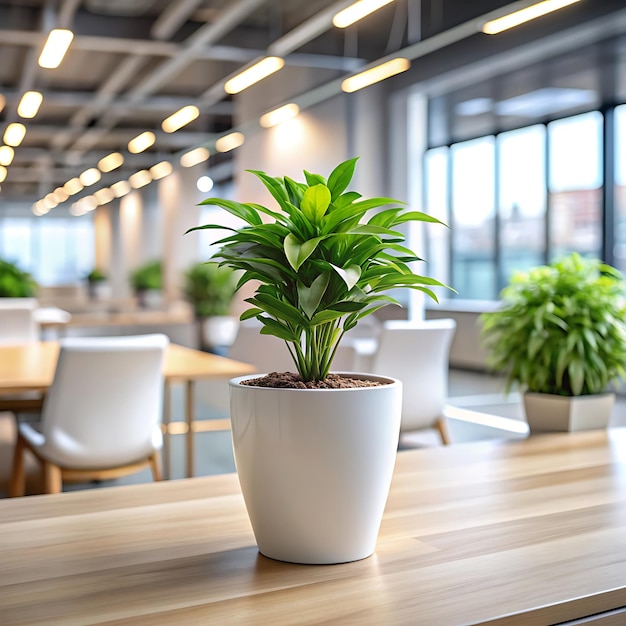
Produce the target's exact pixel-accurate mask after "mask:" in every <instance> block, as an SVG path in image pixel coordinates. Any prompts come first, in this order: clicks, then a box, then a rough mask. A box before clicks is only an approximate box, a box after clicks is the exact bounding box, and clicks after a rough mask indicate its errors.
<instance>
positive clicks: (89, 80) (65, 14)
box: [0, 0, 621, 208]
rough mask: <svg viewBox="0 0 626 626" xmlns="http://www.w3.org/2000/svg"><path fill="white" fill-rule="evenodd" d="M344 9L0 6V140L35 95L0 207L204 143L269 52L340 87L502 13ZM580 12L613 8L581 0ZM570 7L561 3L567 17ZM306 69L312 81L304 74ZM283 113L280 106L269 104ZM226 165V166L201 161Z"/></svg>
mask: <svg viewBox="0 0 626 626" xmlns="http://www.w3.org/2000/svg"><path fill="white" fill-rule="evenodd" d="M348 4H350V2H349V1H346V0H343V1H341V0H340V1H337V0H280V1H279V0H175V1H170V0H58V1H53V0H0V94H2V95H3V96H4V97H5V98H6V104H5V107H4V109H3V110H2V112H1V113H0V133H3V132H4V128H5V127H6V126H7V125H8V124H9V123H10V122H14V121H22V122H24V120H20V118H19V117H18V116H17V113H16V108H17V104H18V102H19V100H20V97H21V95H22V94H23V93H24V92H26V91H29V90H37V91H40V92H42V94H43V97H44V98H43V103H42V105H41V108H40V111H39V113H38V115H37V116H36V117H35V118H34V119H33V120H26V121H25V124H26V127H27V131H26V136H25V138H24V140H23V142H22V144H21V145H20V146H18V147H17V148H15V157H14V161H13V163H12V164H11V165H10V166H9V168H8V175H7V179H6V181H5V182H4V183H2V185H1V190H0V208H1V207H2V206H7V202H11V201H13V200H15V199H21V200H28V201H29V202H30V201H35V200H37V199H39V198H42V197H43V196H44V195H45V194H47V193H48V192H51V191H53V190H54V189H55V188H56V187H58V186H60V185H63V184H64V183H65V182H66V181H67V180H69V179H70V178H72V177H74V176H77V175H78V174H80V173H81V172H82V171H83V170H85V169H86V168H89V167H93V166H95V165H96V163H97V162H98V160H99V159H100V158H102V157H103V156H105V155H106V154H108V153H110V152H111V151H120V152H122V154H123V155H124V156H125V158H126V160H125V163H124V166H123V168H122V169H121V170H119V171H118V173H117V174H116V179H119V178H121V177H124V176H126V177H128V175H129V174H130V173H132V172H134V171H137V170H138V169H142V168H145V167H150V166H151V165H153V164H154V163H156V162H158V161H160V160H162V159H168V158H178V156H179V155H180V154H181V152H182V151H185V150H186V149H189V148H192V147H194V146H197V145H202V144H206V145H209V144H210V143H211V142H213V141H214V140H215V138H216V137H218V136H219V135H220V134H223V133H224V132H226V131H227V130H229V129H230V128H232V127H233V126H235V125H236V124H237V123H239V122H240V120H234V119H233V113H234V107H233V102H232V97H230V96H227V95H226V94H225V92H224V89H223V85H224V82H225V80H226V79H227V78H228V77H230V76H231V75H233V74H234V73H236V72H237V71H239V70H240V69H241V68H242V67H244V66H246V65H247V64H250V63H251V62H253V61H254V60H258V59H259V58H260V57H262V56H265V55H267V54H275V55H277V56H282V57H284V58H285V61H286V64H287V65H290V66H293V67H301V68H306V69H307V70H308V71H307V73H306V75H307V77H310V86H311V87H314V86H316V82H319V81H320V80H322V78H316V72H315V69H319V70H320V74H319V76H320V77H322V76H323V80H327V78H328V76H329V75H330V76H335V77H342V76H345V75H348V74H350V73H352V72H354V71H355V70H356V69H358V68H359V67H362V66H363V65H366V64H367V63H368V62H371V61H374V60H376V59H379V58H381V57H384V56H385V55H387V54H391V53H392V52H395V51H398V50H402V49H404V48H406V46H410V45H413V44H415V43H416V42H417V41H419V40H420V39H426V38H429V37H433V36H434V35H436V34H437V33H441V32H443V31H447V30H449V29H450V28H452V27H455V26H457V25H459V24H462V23H465V22H467V21H468V20H471V19H472V18H475V17H477V16H480V15H483V14H485V13H486V12H488V11H491V10H494V9H498V8H499V7H503V6H505V5H507V4H508V3H507V2H503V1H496V0H479V1H474V2H467V1H465V0H397V1H396V2H394V3H392V4H391V5H388V6H387V7H384V8H383V9H381V10H379V11H378V12H377V13H376V14H375V15H374V16H371V17H369V18H367V19H365V20H363V21H362V22H360V23H359V24H358V25H355V26H353V27H350V28H349V29H346V30H339V29H336V28H334V27H333V26H332V24H331V21H330V18H331V17H332V15H333V14H334V13H335V12H336V11H337V10H339V9H341V8H343V7H344V6H347V5H348ZM580 4H586V5H588V6H591V5H595V6H596V7H597V8H598V7H599V6H603V5H604V6H605V7H606V6H608V5H616V6H619V5H620V4H621V3H619V2H608V1H607V0H604V1H603V2H599V1H598V0H594V1H593V2H592V0H585V1H584V2H582V3H580ZM566 10H569V11H575V9H574V8H573V7H572V8H570V9H566ZM54 27H68V28H71V29H72V30H73V31H74V33H75V38H74V40H73V42H72V44H71V46H70V49H69V51H68V53H67V55H66V57H65V59H64V60H63V62H62V64H61V66H60V67H59V68H57V69H52V70H51V69H42V68H40V67H39V66H38V64H37V58H38V56H39V53H40V51H41V48H42V45H43V43H44V41H45V37H46V34H47V32H48V31H49V30H50V29H51V28H54ZM311 70H313V71H311ZM187 104H195V105H196V106H198V108H199V109H200V111H201V115H200V117H199V118H198V119H197V120H195V121H194V122H192V123H191V124H190V125H188V126H186V127H184V128H183V129H181V130H179V131H177V132H175V133H171V134H168V133H165V132H163V131H162V130H161V127H160V125H161V122H162V120H163V119H164V118H165V117H167V116H168V115H170V114H171V113H173V112H174V111H176V110H177V109H179V108H180V107H182V106H184V105H187ZM277 104H280V103H277ZM144 130H152V131H153V132H154V133H155V134H156V136H157V140H156V143H155V145H154V146H153V147H152V148H151V149H150V150H148V151H146V152H144V153H142V154H139V155H131V154H129V152H128V150H127V144H128V141H129V140H130V139H131V138H132V137H134V136H136V135H137V134H139V133H140V132H142V131H144ZM211 158H212V159H218V160H219V158H222V159H227V158H228V156H224V155H220V156H217V157H215V156H212V157H211Z"/></svg>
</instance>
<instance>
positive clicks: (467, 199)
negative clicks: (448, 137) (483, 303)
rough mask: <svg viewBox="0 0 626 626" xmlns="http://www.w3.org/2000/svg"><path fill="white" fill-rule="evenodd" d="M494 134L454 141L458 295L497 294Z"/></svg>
mask: <svg viewBox="0 0 626 626" xmlns="http://www.w3.org/2000/svg"><path fill="white" fill-rule="evenodd" d="M494 146H495V140H494V138H493V137H482V138H480V139H475V140H473V141H466V142H463V143H458V144H455V145H453V146H452V147H451V149H450V156H451V159H452V180H451V183H452V196H451V197H452V216H451V226H452V231H451V233H450V237H451V242H450V245H451V246H452V250H453V251H454V254H453V256H452V272H451V276H450V280H451V283H452V284H451V286H452V287H453V288H454V289H456V291H457V292H458V297H459V298H471V299H478V300H483V299H493V298H495V297H496V295H497V293H496V291H497V287H496V237H495V232H496V231H495V202H494V196H495V169H494V163H495V161H494V158H495V155H494V152H495V151H494Z"/></svg>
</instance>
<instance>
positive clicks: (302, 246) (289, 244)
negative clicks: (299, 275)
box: [285, 233, 325, 272]
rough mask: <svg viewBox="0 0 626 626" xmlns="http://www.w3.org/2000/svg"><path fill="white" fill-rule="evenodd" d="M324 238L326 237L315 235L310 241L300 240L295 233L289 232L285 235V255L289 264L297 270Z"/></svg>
mask: <svg viewBox="0 0 626 626" xmlns="http://www.w3.org/2000/svg"><path fill="white" fill-rule="evenodd" d="M323 239H325V237H315V238H313V239H309V240H308V241H305V242H300V241H298V239H297V238H296V237H295V236H294V235H293V234H291V233H289V235H287V236H286V237H285V255H286V257H287V260H288V261H289V265H291V267H293V269H294V270H295V271H296V272H297V271H298V270H299V269H300V266H301V265H302V264H303V263H304V262H305V261H306V260H307V259H308V258H309V257H310V256H311V254H313V251H314V250H315V248H317V245H318V244H319V242H320V241H322V240H323Z"/></svg>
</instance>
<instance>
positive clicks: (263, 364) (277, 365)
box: [228, 319, 356, 374]
mask: <svg viewBox="0 0 626 626" xmlns="http://www.w3.org/2000/svg"><path fill="white" fill-rule="evenodd" d="M262 327H263V326H262V324H261V322H259V321H258V320H256V319H251V320H245V321H243V322H241V323H240V324H239V329H238V330H237V334H236V336H235V340H234V341H233V343H232V345H231V346H230V348H229V349H228V356H229V357H230V358H231V359H235V360H236V361H242V362H243V363H249V364H250V365H254V366H255V367H256V370H257V372H258V373H259V374H269V373H270V372H295V371H296V365H295V363H294V362H293V359H292V358H291V354H290V353H289V350H288V348H287V346H286V344H285V342H284V341H283V340H282V339H279V338H278V337H274V336H273V335H262V334H261V328H262ZM355 362H356V351H355V349H354V348H353V347H352V346H349V345H345V346H342V345H340V346H339V348H338V349H337V352H336V353H335V358H334V359H333V364H332V368H331V369H332V371H335V372H340V371H341V372H351V371H354V364H355Z"/></svg>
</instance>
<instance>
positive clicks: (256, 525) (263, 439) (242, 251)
mask: <svg viewBox="0 0 626 626" xmlns="http://www.w3.org/2000/svg"><path fill="white" fill-rule="evenodd" d="M356 161H357V159H350V160H348V161H345V162H343V163H341V164H340V165H338V166H337V167H336V168H335V169H334V170H333V171H332V172H331V174H330V176H329V177H328V179H325V178H324V177H323V176H320V175H318V174H312V173H310V172H307V171H305V172H304V176H305V182H296V181H295V180H292V179H291V178H289V177H287V176H285V177H282V178H281V177H276V178H275V177H271V176H269V175H267V174H266V173H264V172H261V171H256V170H255V171H252V173H253V174H255V175H256V176H257V177H258V178H259V179H260V180H261V181H262V182H263V184H264V185H265V187H266V188H267V189H268V191H269V192H270V194H271V195H272V196H273V198H274V199H275V200H276V202H277V204H278V209H277V210H275V209H269V208H267V207H264V206H261V205H259V204H252V203H239V202H234V201H230V200H224V199H220V198H209V199H207V200H205V201H204V202H203V204H212V205H217V206H220V207H222V208H223V209H225V210H226V211H229V212H230V213H232V214H233V215H235V216H237V217H239V218H241V220H242V221H243V222H244V226H242V227H241V228H239V229H230V230H232V234H231V235H230V236H228V237H225V238H224V239H222V240H220V241H219V242H217V243H218V244H219V245H220V246H221V248H220V250H219V252H218V253H217V255H216V258H218V259H221V262H222V264H224V265H227V266H229V267H231V268H233V269H235V270H239V271H240V272H241V277H240V279H239V282H238V286H239V287H241V286H242V285H244V284H246V283H248V282H249V281H256V284H257V287H256V292H255V294H254V295H253V296H252V297H250V298H248V299H247V300H246V302H248V304H250V308H249V309H248V310H247V311H245V312H244V313H243V314H242V316H241V319H242V320H245V319H249V318H253V317H255V318H257V319H258V320H259V321H260V322H261V324H262V330H261V332H262V333H265V334H270V335H275V336H277V337H279V338H281V339H283V340H284V341H285V342H286V343H287V346H288V348H289V350H290V353H291V355H292V358H293V361H294V365H295V368H296V369H297V374H294V373H285V372H282V373H278V375H277V376H270V377H265V378H262V379H260V380H259V379H258V378H257V379H255V380H254V381H253V380H251V378H254V377H243V378H239V379H234V380H232V381H231V382H230V386H231V389H230V390H231V423H232V436H233V448H234V452H235V462H236V466H237V473H238V475H239V481H240V484H241V488H242V492H243V495H244V499H245V502H246V506H247V508H248V513H249V515H250V520H251V522H252V527H253V529H254V533H255V537H256V540H257V543H258V546H259V550H260V551H261V552H262V553H263V554H264V555H266V556H269V557H272V558H275V559H279V560H283V561H291V562H300V563H337V562H345V561H352V560H356V559H361V558H364V557H367V556H369V555H370V554H371V553H372V552H373V551H374V548H375V544H376V537H377V534H378V529H379V526H380V522H381V519H382V514H383V510H384V506H385V502H386V499H387V493H388V490H389V484H390V481H391V475H392V472H393V466H394V463H395V457H396V450H397V444H398V434H399V427H400V409H401V401H402V395H401V394H402V389H401V383H400V382H399V381H397V380H394V379H390V378H385V377H376V376H372V375H367V374H349V375H341V374H335V373H332V374H331V373H329V372H330V368H331V364H332V359H333V355H334V353H335V350H336V349H337V346H338V345H339V342H340V341H341V338H342V337H343V335H344V333H345V332H347V331H348V330H350V329H351V328H354V327H355V326H356V324H357V323H358V321H359V319H361V318H363V317H364V316H366V315H369V314H371V313H373V312H374V311H376V310H377V309H379V308H380V307H382V306H385V305H387V304H389V303H397V302H396V300H394V299H393V298H392V297H390V296H389V295H386V293H385V292H386V291H387V290H389V289H391V288H398V287H409V288H412V289H419V290H421V291H423V292H425V293H426V294H428V295H430V296H431V297H433V298H435V296H434V294H433V292H432V291H431V289H430V288H431V287H432V286H433V285H440V284H441V283H439V282H438V281H436V280H434V279H432V278H428V277H426V276H420V275H418V274H415V273H414V272H413V271H412V269H411V267H410V264H411V263H412V262H414V261H419V260H420V259H419V258H418V257H417V255H416V254H415V253H414V252H412V251H411V250H410V249H408V248H407V247H405V246H404V239H405V237H404V234H403V233H402V232H400V231H399V230H397V228H398V227H400V226H401V225H402V224H405V223H407V222H411V221H425V222H438V220H436V219H434V218H432V217H429V216H428V215H425V214H423V213H420V212H416V211H405V210H404V209H403V208H401V207H398V206H397V205H398V204H401V203H398V201H396V200H393V199H390V198H373V199H367V200H364V199H362V198H361V195H360V194H358V193H357V192H355V191H346V189H347V188H348V185H349V184H350V181H351V179H352V176H353V173H354V168H355V165H356ZM394 205H395V206H394ZM386 206H388V207H389V208H386V209H384V210H380V211H379V212H377V213H376V214H374V215H373V216H371V217H368V216H369V215H370V212H371V211H372V210H374V209H376V210H379V209H382V208H383V207H386ZM202 228H223V227H222V226H215V225H213V224H207V225H206V226H199V227H196V228H194V229H191V230H197V229H202ZM348 377H351V379H349V378H348ZM257 384H265V385H268V386H265V387H263V386H255V385H257ZM276 385H284V386H285V387H286V388H276V387H275V386H276Z"/></svg>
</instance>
